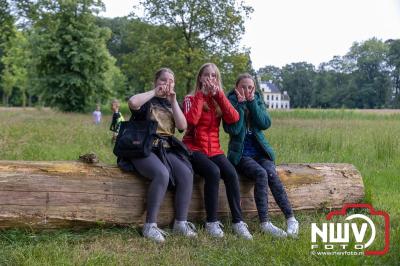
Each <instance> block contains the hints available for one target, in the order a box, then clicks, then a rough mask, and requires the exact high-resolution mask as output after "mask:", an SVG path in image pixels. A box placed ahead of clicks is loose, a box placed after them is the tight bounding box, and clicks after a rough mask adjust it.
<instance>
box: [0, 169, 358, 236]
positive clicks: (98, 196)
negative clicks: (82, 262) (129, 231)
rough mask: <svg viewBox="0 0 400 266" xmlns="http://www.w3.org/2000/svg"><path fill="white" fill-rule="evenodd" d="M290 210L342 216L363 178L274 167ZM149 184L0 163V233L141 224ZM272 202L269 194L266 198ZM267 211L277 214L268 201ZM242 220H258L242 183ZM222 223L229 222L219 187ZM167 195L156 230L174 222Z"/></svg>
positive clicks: (194, 211)
mask: <svg viewBox="0 0 400 266" xmlns="http://www.w3.org/2000/svg"><path fill="white" fill-rule="evenodd" d="M277 170H278V173H279V175H280V177H281V180H282V182H283V183H284V185H285V187H286V190H287V193H288V196H289V199H290V201H291V203H292V206H293V208H294V210H310V209H321V208H341V207H342V205H343V204H344V203H354V202H359V201H360V200H362V198H363V196H364V189H363V182H362V177H361V175H360V173H359V172H358V171H357V169H356V168H355V167H354V166H353V165H350V164H330V163H329V164H328V163H324V164H315V163H313V164H283V165H279V166H278V167H277ZM147 186H148V181H146V179H144V178H142V177H138V176H135V175H134V174H132V173H126V172H123V171H121V170H119V169H118V168H117V167H115V166H110V165H103V164H86V163H82V162H27V161H0V229H5V228H23V227H24V228H26V227H28V228H32V229H46V228H48V229H51V228H65V227H68V228H71V227H89V226H93V225H94V224H103V225H131V224H141V223H143V222H144V217H145V204H146V202H145V201H146V197H145V194H146V190H147ZM269 194H271V193H269ZM269 197H270V199H269V210H270V211H271V212H276V211H279V208H278V207H277V205H276V203H275V201H274V200H273V199H272V197H271V195H270V196H269ZM241 204H242V209H243V213H244V216H245V217H247V218H249V217H256V216H257V210H256V207H255V203H254V198H253V183H252V182H250V181H248V180H241ZM219 215H220V217H226V216H229V215H230V212H229V208H228V204H227V200H226V194H225V188H224V185H223V182H222V181H221V183H220V194H219ZM173 217H174V211H173V193H172V192H170V191H169V192H168V193H167V196H166V199H165V200H164V202H163V205H162V207H161V211H160V214H159V224H168V223H170V222H171V221H173ZM189 217H190V220H197V221H202V220H204V217H205V211H204V206H203V179H202V178H199V177H196V178H195V184H194V189H193V195H192V201H191V205H190V212H189Z"/></svg>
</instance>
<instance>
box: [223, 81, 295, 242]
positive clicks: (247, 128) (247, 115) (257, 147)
mask: <svg viewBox="0 0 400 266" xmlns="http://www.w3.org/2000/svg"><path fill="white" fill-rule="evenodd" d="M228 99H229V101H230V102H231V103H232V105H233V106H234V107H235V109H236V110H237V111H238V113H239V116H240V119H239V120H238V121H237V122H236V123H230V124H228V123H224V129H225V131H226V132H227V133H229V135H230V140H229V146H228V159H229V160H230V161H231V162H232V163H233V164H234V165H235V167H236V169H237V170H238V172H239V173H240V174H241V175H243V176H245V177H247V178H251V179H253V180H255V185H254V198H255V202H256V206H257V210H258V216H259V219H260V223H261V224H260V227H261V231H262V232H264V233H270V234H272V235H274V236H280V237H285V236H287V235H290V236H296V235H297V233H298V230H299V223H298V222H297V220H296V219H295V218H294V215H293V210H292V207H291V205H290V203H289V200H288V197H287V194H286V192H285V189H284V187H283V185H282V183H281V181H280V179H279V176H278V175H277V172H276V169H275V163H274V160H275V155H274V152H273V150H272V148H271V146H270V145H269V143H268V141H267V140H266V139H265V136H264V133H263V131H262V130H265V129H268V128H269V127H270V126H271V120H270V118H269V115H268V112H267V110H266V109H265V104H264V101H263V99H262V97H261V95H260V94H259V93H258V92H256V90H255V86H254V80H253V78H252V77H251V75H250V74H242V75H240V76H239V78H238V79H237V81H236V88H235V90H234V91H232V92H230V93H229V95H228ZM268 187H269V188H270V190H271V192H272V195H273V196H274V199H275V201H276V203H277V204H278V206H279V207H280V209H281V210H282V212H283V213H284V215H285V217H286V219H287V230H286V232H285V231H283V230H282V229H280V228H278V227H276V226H274V225H273V224H272V223H271V221H269V219H268V194H267V192H268Z"/></svg>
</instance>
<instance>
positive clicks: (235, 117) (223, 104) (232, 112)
mask: <svg viewBox="0 0 400 266" xmlns="http://www.w3.org/2000/svg"><path fill="white" fill-rule="evenodd" d="M214 99H215V101H216V102H217V103H218V105H219V107H220V108H221V111H222V119H223V121H224V122H225V123H227V124H232V123H235V122H237V121H239V113H238V112H237V111H236V109H235V108H234V107H233V106H232V104H231V103H230V101H229V100H228V98H226V96H225V93H224V92H223V91H222V90H220V91H218V93H217V94H216V95H215V96H214Z"/></svg>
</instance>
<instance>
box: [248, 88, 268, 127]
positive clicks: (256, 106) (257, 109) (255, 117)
mask: <svg viewBox="0 0 400 266" xmlns="http://www.w3.org/2000/svg"><path fill="white" fill-rule="evenodd" d="M247 109H249V111H250V115H251V124H252V125H253V127H257V128H258V129H260V130H265V129H268V128H269V127H270V126H271V118H270V117H269V114H268V111H267V110H266V109H265V104H264V101H263V100H262V99H261V98H260V97H259V96H256V98H255V99H254V100H253V101H251V102H247Z"/></svg>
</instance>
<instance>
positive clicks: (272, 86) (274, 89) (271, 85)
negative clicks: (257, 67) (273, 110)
mask: <svg viewBox="0 0 400 266" xmlns="http://www.w3.org/2000/svg"><path fill="white" fill-rule="evenodd" d="M264 86H266V87H267V88H268V89H270V90H271V93H281V91H280V89H279V88H278V86H276V85H275V84H274V83H272V82H265V81H263V82H261V87H264Z"/></svg>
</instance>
